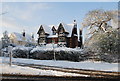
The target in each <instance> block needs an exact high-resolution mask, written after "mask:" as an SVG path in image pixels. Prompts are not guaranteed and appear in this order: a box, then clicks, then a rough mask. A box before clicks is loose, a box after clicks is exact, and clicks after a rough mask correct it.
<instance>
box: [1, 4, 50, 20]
mask: <svg viewBox="0 0 120 81" xmlns="http://www.w3.org/2000/svg"><path fill="white" fill-rule="evenodd" d="M18 4H19V3H18ZM20 4H21V3H20ZM20 4H19V5H14V6H11V5H8V4H7V3H6V4H3V12H6V11H7V12H9V14H11V15H12V16H13V17H15V18H18V19H20V20H23V21H31V20H33V19H34V15H35V14H36V13H38V11H42V10H46V9H50V8H51V6H50V5H49V4H47V3H24V4H25V6H24V7H22V5H20Z"/></svg>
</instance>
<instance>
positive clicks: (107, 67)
mask: <svg viewBox="0 0 120 81" xmlns="http://www.w3.org/2000/svg"><path fill="white" fill-rule="evenodd" d="M8 60H9V58H4V57H0V61H3V62H8ZM12 61H13V62H20V63H28V64H40V65H48V66H59V67H65V68H77V69H91V70H101V71H115V72H118V63H105V62H92V61H84V62H70V61H54V60H33V59H23V58H13V59H12ZM119 72H120V71H119Z"/></svg>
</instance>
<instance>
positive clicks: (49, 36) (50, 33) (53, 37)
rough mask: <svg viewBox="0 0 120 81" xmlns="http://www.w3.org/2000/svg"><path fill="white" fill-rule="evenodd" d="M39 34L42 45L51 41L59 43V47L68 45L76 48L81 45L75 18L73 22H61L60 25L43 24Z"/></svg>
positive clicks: (39, 41) (39, 42)
mask: <svg viewBox="0 0 120 81" xmlns="http://www.w3.org/2000/svg"><path fill="white" fill-rule="evenodd" d="M37 34H38V36H39V37H38V44H39V45H40V46H42V45H46V44H50V43H54V44H57V46H58V47H62V46H66V47H70V48H75V47H78V46H80V42H79V41H78V33H77V23H76V21H75V20H74V22H73V23H72V24H65V23H60V24H59V25H58V26H51V27H48V26H46V25H41V26H40V28H39V30H38V32H37ZM78 43H79V44H78Z"/></svg>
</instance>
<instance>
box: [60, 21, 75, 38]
mask: <svg viewBox="0 0 120 81" xmlns="http://www.w3.org/2000/svg"><path fill="white" fill-rule="evenodd" d="M61 24H62V25H63V27H64V29H65V32H68V33H69V35H68V37H71V35H72V30H73V27H74V24H65V23H63V22H62V23H61Z"/></svg>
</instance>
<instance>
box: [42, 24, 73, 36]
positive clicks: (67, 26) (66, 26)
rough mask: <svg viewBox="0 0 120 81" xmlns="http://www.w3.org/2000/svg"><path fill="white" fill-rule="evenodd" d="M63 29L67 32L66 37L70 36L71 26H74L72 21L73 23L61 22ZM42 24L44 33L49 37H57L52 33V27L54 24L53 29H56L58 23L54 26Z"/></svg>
mask: <svg viewBox="0 0 120 81" xmlns="http://www.w3.org/2000/svg"><path fill="white" fill-rule="evenodd" d="M61 24H62V25H63V27H64V29H65V31H66V32H68V33H69V35H68V37H71V34H72V30H73V27H74V23H73V24H65V23H63V22H62V23H61ZM42 26H43V29H44V31H45V33H48V34H49V37H57V34H56V35H52V27H53V26H54V27H55V29H56V30H57V29H58V27H59V25H57V26H55V25H49V26H47V25H44V24H43V25H42Z"/></svg>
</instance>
